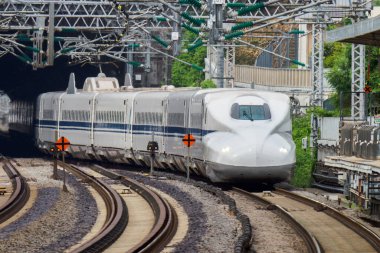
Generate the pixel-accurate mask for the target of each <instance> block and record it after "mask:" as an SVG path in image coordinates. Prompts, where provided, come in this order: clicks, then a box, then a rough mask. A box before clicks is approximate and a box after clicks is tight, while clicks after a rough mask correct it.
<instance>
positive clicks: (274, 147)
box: [206, 130, 295, 182]
mask: <svg viewBox="0 0 380 253" xmlns="http://www.w3.org/2000/svg"><path fill="white" fill-rule="evenodd" d="M206 144H207V153H206V156H207V159H208V160H209V161H211V162H212V164H211V165H210V166H209V171H206V173H207V174H208V175H209V177H210V178H211V180H213V181H221V182H223V181H224V182H225V181H233V180H239V179H242V180H252V179H258V180H261V179H264V180H265V179H269V180H270V179H282V180H284V179H287V178H288V177H289V171H290V168H291V167H292V166H293V164H294V162H295V158H294V156H295V155H294V144H293V141H292V140H291V137H289V138H288V137H286V136H285V137H284V136H282V135H280V134H274V135H268V131H265V130H257V131H249V132H245V133H244V132H243V131H242V134H234V133H228V134H226V133H223V134H221V135H220V136H218V133H215V135H214V136H213V135H210V136H209V137H208V139H206ZM212 178H214V179H212Z"/></svg>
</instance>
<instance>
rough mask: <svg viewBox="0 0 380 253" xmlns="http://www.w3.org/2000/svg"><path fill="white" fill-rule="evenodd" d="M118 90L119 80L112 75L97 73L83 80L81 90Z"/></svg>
mask: <svg viewBox="0 0 380 253" xmlns="http://www.w3.org/2000/svg"><path fill="white" fill-rule="evenodd" d="M112 90H119V81H118V80H117V79H116V78H114V77H106V76H105V75H104V74H99V75H98V76H97V77H88V78H86V81H85V82H84V86H83V91H87V92H92V91H112Z"/></svg>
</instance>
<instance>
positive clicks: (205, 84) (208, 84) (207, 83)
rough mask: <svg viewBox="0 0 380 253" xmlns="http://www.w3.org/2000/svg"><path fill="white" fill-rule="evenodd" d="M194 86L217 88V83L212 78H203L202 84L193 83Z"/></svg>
mask: <svg viewBox="0 0 380 253" xmlns="http://www.w3.org/2000/svg"><path fill="white" fill-rule="evenodd" d="M192 86H194V87H201V88H202V89H208V88H216V84H215V83H214V82H213V81H212V80H210V79H206V80H203V81H202V82H201V83H200V84H198V83H193V85H192Z"/></svg>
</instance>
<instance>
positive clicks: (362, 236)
mask: <svg viewBox="0 0 380 253" xmlns="http://www.w3.org/2000/svg"><path fill="white" fill-rule="evenodd" d="M275 193H276V194H279V195H281V196H284V197H286V198H288V199H291V200H293V201H296V202H299V203H302V204H304V205H307V206H309V207H311V208H313V210H314V211H315V212H317V213H323V214H324V215H325V216H328V217H330V218H332V219H334V220H335V221H337V222H339V223H340V224H341V225H344V226H345V227H346V228H348V232H351V233H349V234H346V235H345V238H339V239H344V240H342V241H346V245H352V246H353V250H355V248H356V251H355V252H371V251H370V248H369V247H368V245H366V244H369V245H370V246H371V248H372V251H373V252H380V237H379V236H378V235H377V234H376V233H374V232H373V231H371V230H370V229H368V228H367V227H365V226H364V225H362V224H361V223H359V222H357V221H355V220H354V219H352V218H350V217H348V216H346V215H344V214H342V213H341V212H339V211H338V210H336V209H334V208H332V207H329V206H327V205H325V204H322V203H320V202H318V201H315V200H313V199H310V198H306V197H304V196H301V195H298V194H295V193H292V192H290V191H287V190H284V189H280V188H278V189H276V191H275ZM320 225H322V224H320ZM331 225H332V224H331ZM321 227H322V229H321V230H324V229H323V226H321ZM343 231H346V230H338V232H339V233H338V234H342V232H343ZM315 232H316V233H317V232H318V231H315ZM316 233H315V234H316ZM355 234H356V235H355ZM316 237H317V238H318V235H317V234H316ZM320 237H321V236H320ZM324 237H326V235H325V236H324ZM321 238H322V237H321ZM331 238H336V236H335V237H331ZM331 238H330V241H331ZM320 241H321V242H322V239H321V240H320ZM323 241H324V240H323ZM335 245H336V246H335V247H337V245H338V243H336V244H335ZM365 247H367V248H368V251H364V249H365ZM335 250H336V251H338V250H339V248H338V247H337V248H336V249H335ZM343 250H345V249H343ZM326 251H327V250H326ZM336 251H335V252H336ZM345 252H349V251H345Z"/></svg>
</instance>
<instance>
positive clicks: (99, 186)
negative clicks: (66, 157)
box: [59, 162, 128, 253]
mask: <svg viewBox="0 0 380 253" xmlns="http://www.w3.org/2000/svg"><path fill="white" fill-rule="evenodd" d="M59 165H60V166H61V167H64V168H66V169H68V170H69V171H71V172H72V173H73V174H74V175H76V176H77V177H79V178H81V179H82V180H85V181H86V182H87V183H89V184H90V185H91V186H92V187H93V188H94V189H95V190H96V191H97V192H98V193H99V194H100V196H101V197H102V198H103V200H104V202H105V204H106V208H107V215H106V222H105V223H104V225H103V227H102V229H101V230H100V231H99V232H98V233H96V234H95V235H94V236H93V237H92V238H91V239H90V240H88V241H86V242H85V243H83V244H81V245H80V246H79V247H77V248H75V249H74V250H73V251H71V252H72V253H77V252H102V251H103V250H104V249H106V248H108V247H109V246H110V245H111V244H112V243H113V242H114V241H115V240H117V238H119V236H120V235H121V234H122V233H123V231H124V229H125V227H126V226H127V223H128V210H127V207H126V205H125V202H124V200H123V199H122V198H121V197H120V195H119V194H118V193H117V192H116V191H115V190H114V189H112V188H111V187H110V186H108V185H107V184H105V183H103V182H102V181H100V180H98V179H96V178H95V177H93V176H91V175H90V174H88V173H86V172H84V171H83V170H81V169H79V168H77V167H75V166H73V165H69V164H66V163H62V162H59Z"/></svg>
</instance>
